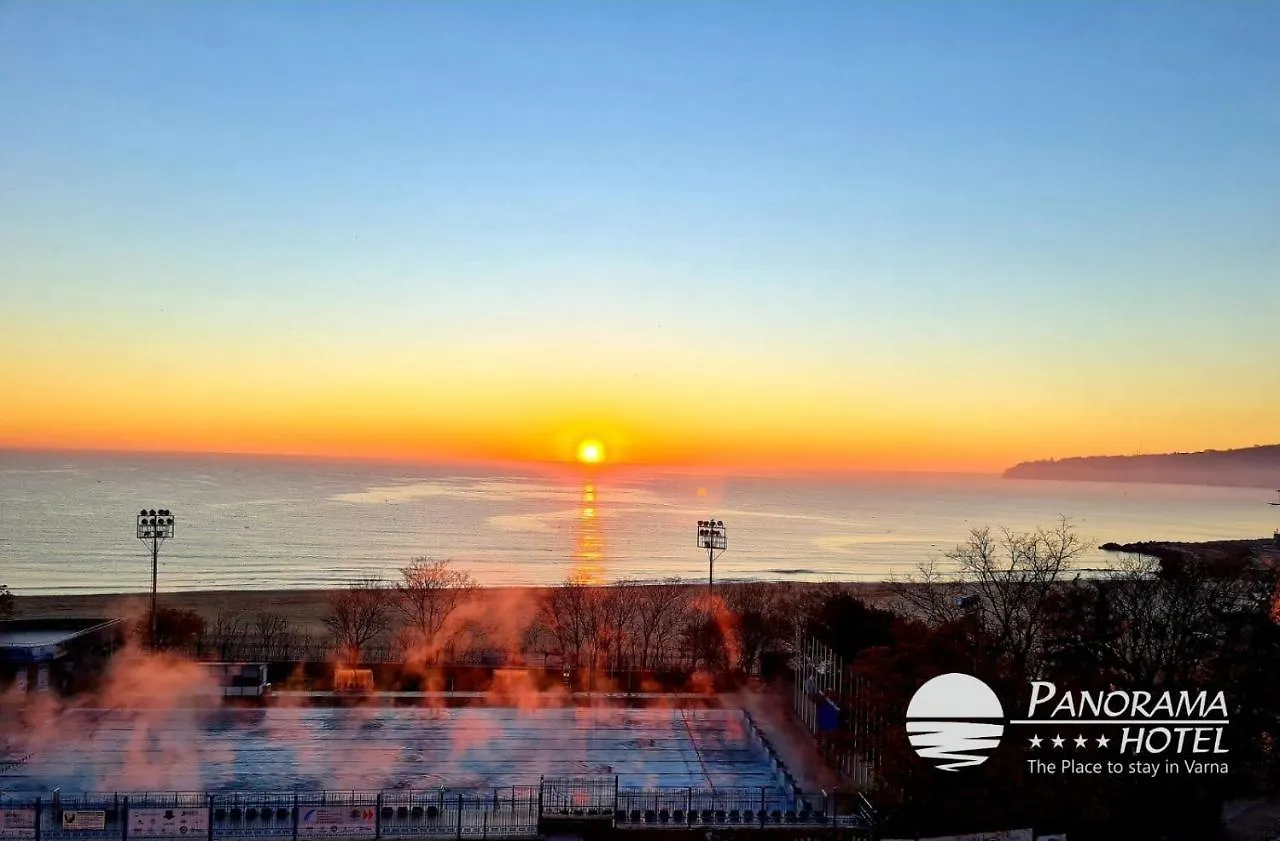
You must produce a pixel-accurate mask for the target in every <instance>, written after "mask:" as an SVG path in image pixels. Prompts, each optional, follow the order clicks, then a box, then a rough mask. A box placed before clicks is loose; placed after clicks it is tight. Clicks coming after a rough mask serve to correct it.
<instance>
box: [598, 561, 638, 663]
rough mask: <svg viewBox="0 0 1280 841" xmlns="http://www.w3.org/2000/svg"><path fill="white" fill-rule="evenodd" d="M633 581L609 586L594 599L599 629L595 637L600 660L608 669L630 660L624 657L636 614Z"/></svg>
mask: <svg viewBox="0 0 1280 841" xmlns="http://www.w3.org/2000/svg"><path fill="white" fill-rule="evenodd" d="M640 586H641V585H640V584H639V582H637V581H631V580H622V581H618V582H616V584H611V585H609V586H607V588H604V589H603V590H602V591H600V593H599V598H598V599H596V604H598V611H596V612H598V614H599V629H598V631H596V635H598V636H600V637H602V643H603V652H602V654H603V655H604V657H603V659H604V662H605V664H607V666H608V667H611V668H623V662H625V661H627V659H630V658H628V657H626V654H628V653H630V650H631V648H632V646H631V640H632V636H634V635H635V617H636V613H637V607H639V604H637V598H636V593H637V590H639V589H640Z"/></svg>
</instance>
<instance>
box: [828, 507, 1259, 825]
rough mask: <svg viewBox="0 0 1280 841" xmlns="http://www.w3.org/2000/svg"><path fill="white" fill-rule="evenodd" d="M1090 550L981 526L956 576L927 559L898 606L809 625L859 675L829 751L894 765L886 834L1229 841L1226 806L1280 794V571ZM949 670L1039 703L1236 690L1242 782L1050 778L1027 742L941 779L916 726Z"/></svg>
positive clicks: (1062, 534)
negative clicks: (1047, 689)
mask: <svg viewBox="0 0 1280 841" xmlns="http://www.w3.org/2000/svg"><path fill="white" fill-rule="evenodd" d="M1086 549H1087V544H1086V543H1085V542H1084V541H1083V539H1082V538H1081V537H1080V536H1079V534H1078V533H1077V532H1076V530H1075V529H1074V528H1073V527H1072V525H1071V524H1070V523H1069V522H1066V521H1063V522H1061V523H1059V524H1058V525H1057V526H1054V527H1050V528H1041V529H1036V530H1034V531H1030V532H1014V531H1007V530H1005V531H995V530H992V529H987V528H982V529H975V530H974V531H973V532H972V533H971V534H970V536H969V538H968V539H967V540H966V541H965V542H964V543H963V544H962V545H960V546H958V547H956V549H954V550H953V551H951V552H949V553H947V555H946V556H945V561H946V562H947V566H948V567H949V568H944V567H943V566H942V565H941V564H937V563H926V564H924V565H923V566H922V567H921V568H920V570H919V571H918V572H917V574H916V575H914V576H912V577H910V578H908V579H903V580H898V581H895V582H893V584H892V585H891V588H890V589H891V592H892V594H893V596H894V599H893V601H892V603H890V604H889V605H887V606H885V607H872V606H868V605H865V604H862V603H860V602H858V601H857V600H856V599H853V598H851V597H847V596H846V597H843V598H842V599H841V600H836V601H832V602H830V603H828V604H827V605H825V607H824V609H822V610H819V611H818V612H817V613H816V614H815V615H814V616H813V617H812V619H811V620H810V621H809V622H808V623H807V624H806V630H807V632H808V633H810V634H812V635H813V636H814V638H816V639H818V640H820V641H821V642H822V643H823V644H824V645H825V646H827V647H828V648H829V649H830V650H832V651H833V652H835V653H836V655H837V656H838V657H840V658H841V659H842V660H843V663H844V668H845V669H846V670H847V675H848V678H849V679H848V680H847V681H845V683H844V686H845V687H846V690H845V692H844V694H843V696H842V697H835V698H833V699H832V700H834V701H835V702H836V704H837V705H838V706H839V707H840V708H841V711H842V712H841V726H840V727H839V728H837V729H836V730H834V731H832V732H828V733H822V734H819V736H818V739H819V741H820V744H821V745H822V747H823V749H824V750H825V751H826V752H827V753H828V755H829V756H830V757H831V758H832V759H833V760H837V762H836V763H835V764H843V765H852V764H854V763H848V762H840V760H845V759H849V758H852V757H858V756H874V757H875V758H876V762H875V765H874V768H873V773H872V776H871V779H870V780H869V781H865V782H866V784H867V785H869V786H870V787H872V788H874V790H875V792H876V794H875V799H876V804H877V806H878V807H880V808H882V809H883V810H884V812H885V814H886V815H887V816H888V818H889V820H890V823H889V825H888V827H887V828H886V831H892V832H900V833H902V834H904V835H910V834H912V833H918V834H919V835H930V834H947V833H952V834H954V833H955V832H975V831H983V830H991V829H1000V828H1009V827H1014V826H1030V825H1035V826H1036V827H1037V828H1038V829H1040V830H1041V831H1064V832H1066V833H1067V835H1068V837H1086V838H1090V839H1095V838H1096V839H1109V838H1117V839H1119V838H1125V839H1129V838H1152V839H1155V838H1163V839H1184V838H1185V839H1197V841H1204V839H1213V838H1217V837H1219V836H1218V832H1219V824H1220V822H1221V807H1222V804H1223V803H1224V802H1225V801H1226V800H1228V799H1235V798H1248V797H1263V796H1274V795H1275V794H1276V793H1280V762H1277V756H1276V753H1275V739H1276V736H1277V734H1280V626H1278V625H1277V620H1278V619H1280V610H1278V607H1277V605H1278V604H1280V602H1277V596H1278V595H1280V592H1278V591H1277V572H1276V569H1275V567H1274V566H1272V565H1270V564H1268V563H1266V562H1261V561H1260V560H1259V558H1258V556H1257V555H1255V554H1254V552H1253V551H1252V547H1249V546H1247V545H1244V546H1234V547H1227V548H1224V549H1221V550H1201V551H1192V550H1184V551H1178V552H1170V553H1166V554H1165V556H1164V557H1162V558H1159V559H1156V558H1150V557H1145V556H1136V555H1135V556H1128V557H1122V558H1120V559H1119V560H1118V562H1117V563H1116V564H1115V565H1114V566H1113V568H1112V569H1110V570H1108V571H1106V572H1097V571H1091V572H1089V573H1085V572H1083V571H1081V570H1078V569H1077V568H1076V562H1077V561H1078V560H1079V558H1080V556H1081V555H1082V554H1083V553H1084V552H1085V551H1086ZM946 672H967V673H971V674H975V675H976V676H978V677H979V678H981V679H982V680H983V681H984V682H986V683H987V684H988V685H990V686H991V687H993V688H994V689H996V691H997V693H998V694H999V695H1000V696H1001V697H1002V698H1006V699H1017V703H1023V704H1025V701H1026V697H1027V692H1028V686H1029V683H1030V681H1032V680H1038V679H1042V680H1050V681H1053V682H1054V683H1055V684H1056V685H1057V686H1058V687H1059V689H1060V690H1066V689H1071V690H1094V691H1097V690H1109V689H1117V688H1118V689H1128V690H1142V691H1148V692H1152V693H1158V692H1160V691H1162V690H1166V689H1167V690H1171V691H1180V690H1188V691H1193V692H1194V691H1198V690H1206V691H1209V692H1213V693H1216V692H1218V691H1225V692H1226V693H1227V698H1228V702H1229V704H1230V706H1231V714H1230V726H1229V727H1228V728H1227V729H1226V731H1225V736H1226V741H1227V742H1228V743H1229V744H1228V745H1227V746H1228V748H1229V750H1230V754H1229V756H1230V770H1231V773H1230V774H1229V775H1213V776H1195V775H1183V776H1179V777H1167V778H1163V779H1156V780H1152V779H1143V778H1139V777H1135V776H1126V775H1110V776H1108V775H1100V776H1099V775H1081V776H1065V777H1064V776H1061V775H1058V776H1045V775H1036V774H1033V773H1031V772H1030V770H1029V769H1028V767H1027V763H1026V759H1027V758H1028V757H1029V756H1030V754H1028V753H1027V752H1026V750H1024V749H1023V748H1024V747H1025V746H1024V745H1015V746H1013V747H1012V748H1009V749H1006V747H1007V746H1005V745H1002V747H1001V749H1000V750H998V751H995V752H994V754H993V755H992V756H991V758H990V759H989V760H988V761H987V762H986V763H985V764H984V765H982V766H981V767H980V768H977V769H967V770H966V772H965V773H943V772H938V771H936V770H935V769H933V768H932V767H931V766H929V765H928V763H925V762H923V761H922V760H921V759H920V758H919V757H918V756H917V755H916V754H915V752H914V750H913V749H912V747H911V745H910V744H909V742H908V740H907V738H906V736H905V732H904V729H903V724H902V722H903V716H904V714H905V710H906V709H907V705H908V703H909V702H910V699H911V697H912V695H913V694H914V692H915V690H916V689H917V688H918V687H920V686H921V685H922V684H923V683H924V682H925V681H927V680H928V679H930V678H932V677H934V676H936V675H939V674H943V673H946ZM1006 714H1008V715H1009V717H1010V718H1016V717H1018V716H1017V715H1015V714H1014V713H1013V712H1012V711H1011V710H1010V709H1006ZM1009 735H1013V734H1007V738H1008V736H1009ZM1016 735H1020V733H1019V734H1016ZM1063 735H1066V734H1065V733H1064V734H1063ZM1058 758H1061V757H1058ZM1111 758H1113V759H1114V758H1116V757H1114V756H1113V757H1111ZM913 837H916V836H913Z"/></svg>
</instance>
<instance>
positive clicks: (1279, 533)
mask: <svg viewBox="0 0 1280 841" xmlns="http://www.w3.org/2000/svg"><path fill="white" fill-rule="evenodd" d="M1270 504H1271V505H1280V490H1278V491H1276V501H1275V502H1272V503H1270ZM1274 542H1275V545H1276V547H1277V548H1280V529H1276V533H1275V535H1274Z"/></svg>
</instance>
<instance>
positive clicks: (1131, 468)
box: [1003, 444, 1280, 488]
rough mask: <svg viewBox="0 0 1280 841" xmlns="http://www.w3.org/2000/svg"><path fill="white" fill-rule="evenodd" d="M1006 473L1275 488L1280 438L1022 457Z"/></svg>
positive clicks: (1030, 476)
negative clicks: (1220, 446) (1129, 452)
mask: <svg viewBox="0 0 1280 841" xmlns="http://www.w3.org/2000/svg"><path fill="white" fill-rule="evenodd" d="M1003 475H1004V477H1005V478H1006V479H1053V480H1057V481H1078V482H1148V483H1154V484H1169V485H1220V486H1230V487H1245V488H1280V444H1270V445H1267V446H1261V447H1246V448H1243V449H1239V450H1205V451H1203V452H1198V453H1164V454H1161V455H1141V456H1083V457H1078V458H1064V459H1050V460H1046V461H1025V462H1023V463H1021V464H1016V465H1014V466H1013V467H1010V468H1009V469H1008V470H1006V471H1005V472H1004V474H1003Z"/></svg>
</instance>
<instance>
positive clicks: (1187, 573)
mask: <svg viewBox="0 0 1280 841" xmlns="http://www.w3.org/2000/svg"><path fill="white" fill-rule="evenodd" d="M1089 584H1090V586H1089V587H1087V588H1081V591H1080V592H1079V593H1074V594H1071V595H1072V598H1070V599H1067V598H1064V599H1062V600H1060V601H1059V603H1058V605H1056V607H1057V608H1058V613H1059V616H1058V617H1057V621H1056V622H1055V623H1054V624H1055V626H1056V627H1057V628H1058V632H1057V633H1056V634H1054V635H1053V638H1052V644H1053V653H1055V654H1057V655H1058V656H1059V657H1073V658H1076V661H1077V662H1080V661H1084V660H1087V661H1088V667H1089V668H1090V670H1096V671H1099V672H1103V673H1106V674H1108V675H1111V676H1112V677H1113V679H1115V680H1118V681H1122V682H1127V683H1132V684H1136V685H1142V686H1148V685H1161V684H1175V685H1182V684H1185V683H1189V682H1191V681H1193V680H1194V679H1195V678H1196V677H1197V672H1198V670H1200V669H1202V668H1204V667H1205V666H1206V664H1207V663H1208V661H1209V660H1210V659H1211V658H1212V657H1213V656H1214V655H1215V654H1216V653H1218V651H1219V649H1220V646H1221V645H1222V643H1223V641H1224V640H1223V635H1224V633H1225V632H1226V629H1229V628H1230V627H1232V624H1233V623H1232V618H1233V615H1234V616H1239V615H1240V614H1242V613H1244V614H1251V613H1256V614H1261V613H1263V612H1264V611H1265V609H1266V605H1267V602H1268V600H1269V591H1270V590H1271V584H1270V581H1269V580H1266V579H1265V576H1263V577H1262V580H1259V577H1258V576H1254V575H1251V574H1250V572H1249V571H1247V570H1244V571H1241V572H1240V573H1238V574H1230V575H1223V574H1220V573H1218V574H1215V573H1214V572H1213V571H1212V570H1211V569H1209V568H1208V567H1207V565H1206V564H1205V563H1204V562H1203V561H1202V560H1201V559H1199V558H1197V557H1195V556H1194V555H1191V554H1188V555H1187V556H1185V557H1183V558H1181V559H1180V560H1178V561H1176V562H1173V563H1168V564H1161V563H1160V562H1159V561H1158V560H1157V559H1155V558H1152V557H1148V556H1145V555H1127V556H1122V557H1121V558H1120V559H1119V561H1118V562H1117V563H1116V564H1115V566H1114V568H1113V570H1112V571H1111V573H1110V574H1109V575H1107V576H1104V577H1102V578H1098V579H1095V580H1093V581H1091V582H1089Z"/></svg>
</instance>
